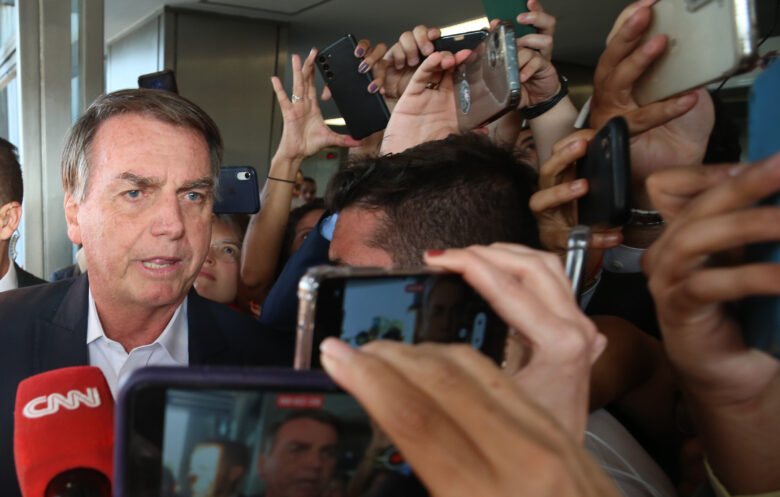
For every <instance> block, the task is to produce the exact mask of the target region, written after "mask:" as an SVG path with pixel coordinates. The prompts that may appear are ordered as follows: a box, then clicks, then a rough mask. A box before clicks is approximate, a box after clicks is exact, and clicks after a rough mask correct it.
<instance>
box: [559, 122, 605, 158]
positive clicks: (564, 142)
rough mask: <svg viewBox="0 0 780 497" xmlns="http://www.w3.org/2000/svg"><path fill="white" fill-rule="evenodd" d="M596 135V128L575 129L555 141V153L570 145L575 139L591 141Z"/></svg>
mask: <svg viewBox="0 0 780 497" xmlns="http://www.w3.org/2000/svg"><path fill="white" fill-rule="evenodd" d="M595 135H596V130H595V129H589V128H586V129H581V130H578V131H575V132H574V133H572V134H570V135H569V136H566V137H564V138H561V139H560V140H558V141H557V142H555V145H553V154H555V153H558V152H559V151H561V150H563V149H564V148H566V147H568V146H569V145H570V144H571V143H573V142H575V141H578V140H579V141H581V140H585V141H586V142H589V141H591V140H592V139H593V137H594V136H595Z"/></svg>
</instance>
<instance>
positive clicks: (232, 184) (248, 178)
mask: <svg viewBox="0 0 780 497" xmlns="http://www.w3.org/2000/svg"><path fill="white" fill-rule="evenodd" d="M259 210H260V191H259V190H258V186H257V172H255V169H254V168H253V167H251V166H228V167H223V168H221V169H220V170H219V184H218V185H217V196H216V199H215V201H214V214H254V213H255V212H257V211H259Z"/></svg>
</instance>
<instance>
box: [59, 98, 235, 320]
mask: <svg viewBox="0 0 780 497" xmlns="http://www.w3.org/2000/svg"><path fill="white" fill-rule="evenodd" d="M221 161H222V139H221V137H220V134H219V130H218V129H217V126H216V124H215V123H214V121H212V120H211V118H210V117H209V116H208V115H206V113H205V112H204V111H203V110H201V109H200V108H199V107H197V106H196V105H195V104H193V103H192V102H190V101H188V100H186V99H184V98H182V97H180V96H178V95H175V94H173V93H169V92H162V91H155V90H122V91H117V92H114V93H109V94H107V95H103V96H101V97H99V98H98V99H97V100H95V102H94V103H93V104H92V105H91V106H90V107H89V108H88V109H87V111H86V112H85V113H84V115H83V116H81V118H79V120H78V121H77V122H76V124H74V125H73V127H72V128H71V130H70V133H69V135H68V137H67V140H66V143H65V148H64V152H63V157H62V183H63V187H64V189H65V215H66V219H67V225H68V236H69V237H70V239H71V241H73V243H77V244H78V243H82V244H83V246H84V253H85V256H86V260H87V270H88V271H89V283H90V289H91V291H92V294H93V296H94V297H95V301H96V302H98V304H99V305H98V308H99V309H101V308H102V309H103V311H104V312H105V311H106V310H107V309H109V308H122V309H124V310H129V309H141V308H143V309H147V310H154V309H160V308H163V307H165V308H167V307H170V306H176V305H178V304H179V303H180V302H181V301H182V300H183V299H184V298H185V297H186V294H187V292H188V291H189V289H190V287H191V286H192V284H193V282H194V281H195V278H196V277H197V274H198V271H199V270H200V267H201V265H202V263H203V260H204V259H205V257H206V253H207V251H208V248H209V242H210V239H211V216H212V214H211V209H212V204H213V197H214V191H215V187H216V181H217V177H218V172H219V167H220V163H221Z"/></svg>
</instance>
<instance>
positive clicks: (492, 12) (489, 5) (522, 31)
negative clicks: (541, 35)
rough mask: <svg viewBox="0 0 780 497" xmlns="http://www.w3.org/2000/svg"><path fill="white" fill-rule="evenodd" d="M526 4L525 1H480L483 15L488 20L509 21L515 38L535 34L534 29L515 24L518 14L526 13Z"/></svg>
mask: <svg viewBox="0 0 780 497" xmlns="http://www.w3.org/2000/svg"><path fill="white" fill-rule="evenodd" d="M527 4H528V1H527V0H482V6H483V7H485V15H486V16H487V18H488V20H490V21H492V20H493V19H501V20H502V21H510V22H511V23H512V24H513V25H514V31H515V37H516V38H521V37H523V36H525V35H527V34H531V33H536V28H535V27H533V26H527V25H525V24H519V23H518V22H517V16H518V14H522V13H523V12H528V5H527Z"/></svg>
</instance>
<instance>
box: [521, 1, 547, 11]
mask: <svg viewBox="0 0 780 497" xmlns="http://www.w3.org/2000/svg"><path fill="white" fill-rule="evenodd" d="M525 6H526V7H528V10H529V11H531V12H544V8H542V4H541V3H540V2H539V0H528V2H527V3H526V4H525Z"/></svg>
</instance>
